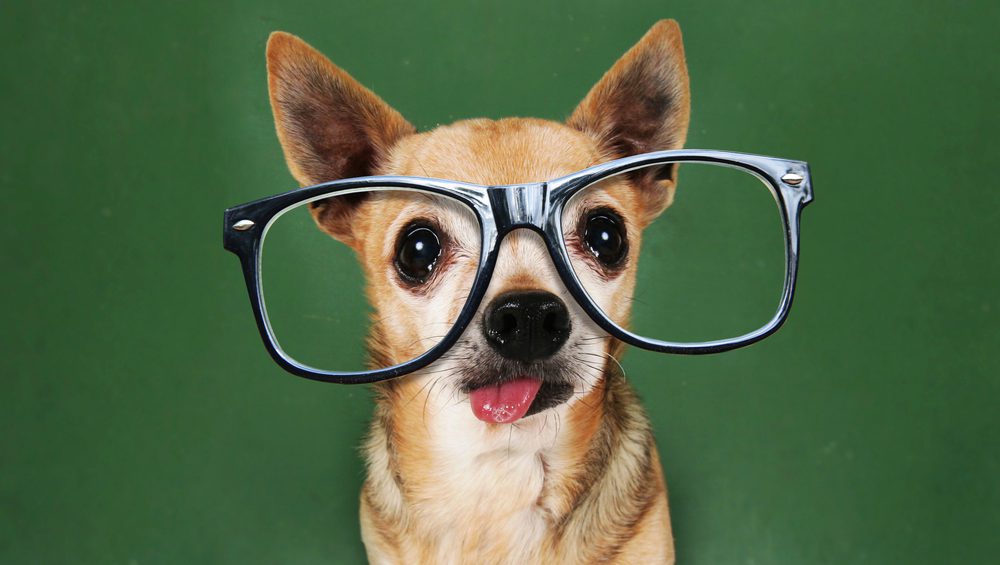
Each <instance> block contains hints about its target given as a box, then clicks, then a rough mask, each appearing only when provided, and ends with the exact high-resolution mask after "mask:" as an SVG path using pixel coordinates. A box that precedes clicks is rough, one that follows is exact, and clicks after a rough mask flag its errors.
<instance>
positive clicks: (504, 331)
mask: <svg viewBox="0 0 1000 565" xmlns="http://www.w3.org/2000/svg"><path fill="white" fill-rule="evenodd" d="M516 330H517V318H516V317H515V316H514V315H513V314H510V313H505V314H503V315H502V316H501V317H500V327H499V328H498V329H497V332H498V333H500V334H501V335H504V336H509V335H511V334H513V333H514V332H515V331H516Z"/></svg>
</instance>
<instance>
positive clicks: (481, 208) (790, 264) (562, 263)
mask: <svg viewBox="0 0 1000 565" xmlns="http://www.w3.org/2000/svg"><path fill="white" fill-rule="evenodd" d="M686 162H689V163H711V164H716V165H722V166H727V167H732V168H736V169H741V170H744V171H746V172H749V173H751V174H753V175H754V176H756V177H757V178H758V179H760V180H761V181H762V182H763V183H764V184H765V185H766V186H767V187H768V188H769V189H770V191H771V194H772V195H773V196H774V198H775V200H776V201H777V204H778V209H779V212H780V214H781V219H782V221H783V223H784V240H785V279H784V288H783V290H782V294H781V299H780V302H779V305H778V309H777V311H776V312H775V314H774V316H773V317H772V318H771V319H770V320H769V321H768V323H767V324H765V325H764V326H763V327H761V328H759V329H757V330H755V331H752V332H749V333H746V334H743V335H741V336H737V337H733V338H729V339H721V340H715V341H706V342H697V343H678V342H669V341H660V340H655V339H650V338H645V337H642V336H639V335H636V334H634V333H632V332H631V331H629V330H628V329H627V328H622V327H619V326H618V325H617V324H615V323H614V322H613V321H612V320H611V319H610V318H608V317H607V316H606V315H605V314H604V313H603V312H602V311H601V309H600V307H598V306H597V304H596V303H595V302H594V301H593V299H591V297H590V296H589V295H588V294H587V292H586V291H585V290H584V288H583V285H582V284H581V283H580V281H579V279H578V278H577V276H576V273H575V271H574V270H573V268H572V265H571V262H570V257H569V251H568V250H567V248H566V243H565V240H564V238H563V233H562V213H563V208H564V207H565V205H566V203H567V202H568V201H569V200H570V199H571V198H572V197H573V196H574V195H575V194H577V193H578V192H579V191H581V190H583V189H585V188H587V187H590V186H592V185H594V184H595V183H598V182H601V181H602V180H604V179H607V178H609V177H612V176H615V175H620V174H623V173H627V172H630V171H632V170H635V169H640V168H646V167H652V166H658V165H668V164H673V163H677V164H682V163H686ZM372 190H415V191H423V192H430V193H434V194H439V195H442V196H446V197H450V198H453V199H455V200H458V201H459V202H462V203H463V204H465V205H466V206H468V207H469V208H471V209H472V210H473V212H474V213H475V215H476V218H477V220H478V222H479V226H480V229H481V236H482V239H481V241H482V250H481V253H480V259H479V261H480V264H479V270H478V272H477V273H476V277H475V279H474V281H473V284H472V288H471V290H470V293H469V297H468V299H467V300H466V303H465V305H464V306H463V308H462V310H461V312H460V313H459V315H458V318H457V319H456V320H455V324H454V325H453V326H452V328H451V330H449V332H448V333H447V334H446V335H445V337H444V338H443V339H442V340H441V341H440V342H439V343H438V344H437V345H435V346H434V347H432V348H431V349H429V350H428V351H426V352H425V353H423V354H422V355H420V356H419V357H417V358H415V359H412V360H410V361H407V362H405V363H402V364H400V365H395V366H392V367H386V368H382V369H374V370H369V371H355V372H337V371H323V370H320V369H317V368H315V367H310V366H308V365H304V364H302V363H299V362H297V361H295V360H294V359H293V358H292V357H291V356H289V355H288V354H287V353H285V352H284V351H283V350H282V349H281V347H280V345H279V344H278V340H277V338H276V337H275V335H274V332H273V330H272V329H271V326H270V323H269V322H268V319H267V311H266V308H265V305H264V296H263V287H262V285H261V276H260V265H261V249H262V243H263V241H264V238H265V236H266V234H267V230H268V228H269V227H270V225H271V224H272V223H273V222H274V220H276V219H277V218H279V217H280V216H281V215H282V214H283V213H284V212H286V211H288V210H290V209H292V208H295V207H297V206H301V205H303V204H305V203H307V202H311V201H314V200H321V199H324V198H328V197H331V196H338V195H341V196H342V195H346V194H350V193H352V192H366V191H372ZM812 199H813V191H812V183H811V179H810V175H809V165H808V164H807V163H805V162H803V161H791V160H787V159H780V158H777V157H767V156H762V155H750V154H744V153H734V152H729V151H713V150H697V149H682V150H674V151H658V152H654V153H643V154H640V155H634V156H631V157H625V158H622V159H616V160H614V161H609V162H607V163H602V164H599V165H595V166H592V167H588V168H586V169H584V170H582V171H578V172H575V173H572V174H570V175H566V176H564V177H560V178H558V179H555V180H550V181H547V182H540V183H525V184H515V185H504V186H482V185H477V184H471V183H464V182H458V181H451V180H444V179H432V178H422V177H405V176H371V177H357V178H349V179H343V180H337V181H331V182H325V183H322V184H317V185H314V186H309V187H305V188H299V189H295V190H291V191H289V192H285V193H282V194H277V195H275V196H270V197H267V198H263V199H260V200H255V201H253V202H249V203H247V204H242V205H240V206H235V207H232V208H229V209H227V210H226V211H225V215H224V223H223V245H224V247H225V248H226V249H227V250H228V251H231V252H233V253H235V254H236V255H237V256H238V257H239V258H240V264H241V265H242V268H243V277H244V280H245V281H246V286H247V292H248V293H249V295H250V304H251V306H252V307H253V313H254V318H255V319H256V321H257V329H258V331H259V332H260V335H261V338H262V339H263V341H264V345H265V347H266V348H267V351H268V353H270V355H271V357H272V358H273V359H274V360H275V362H277V363H278V365H280V366H281V367H282V368H284V369H285V370H287V371H289V372H291V373H293V374H295V375H298V376H300V377H305V378H308V379H313V380H317V381H323V382H333V383H343V384H361V383H372V382H378V381H383V380H387V379H392V378H396V377H400V376H403V375H406V374H408V373H412V372H414V371H416V370H418V369H420V368H422V367H425V366H427V365H429V364H431V363H433V362H434V361H435V360H437V359H438V358H439V357H441V355H443V354H444V353H445V352H446V351H447V350H448V349H450V348H451V347H452V346H453V345H454V344H455V342H456V341H458V338H459V337H460V336H461V335H462V332H463V331H464V330H465V328H466V327H467V326H468V325H469V323H470V322H471V321H472V319H473V317H474V316H475V313H476V311H477V310H478V309H479V305H480V303H481V302H482V299H483V296H484V295H485V294H486V290H487V287H488V286H489V282H490V278H491V277H492V275H493V269H494V267H495V265H496V261H497V255H498V253H499V249H500V243H501V241H503V238H504V236H506V235H507V234H508V233H510V232H511V231H513V230H515V229H519V228H525V229H530V230H533V231H535V232H537V233H539V234H540V235H541V236H542V239H544V240H545V245H546V247H547V248H548V251H549V255H550V256H551V257H552V261H553V263H554V264H555V267H556V270H557V271H558V273H559V276H560V277H561V278H562V280H563V283H564V284H565V285H566V288H567V289H568V290H569V292H570V293H571V294H572V296H573V298H574V299H576V301H577V302H578V303H579V304H580V306H581V307H582V308H583V310H584V311H585V312H586V313H587V315H588V316H590V318H591V319H593V320H594V322H595V323H597V325H598V326H600V327H601V328H602V329H603V330H604V331H606V332H608V334H610V335H611V336H613V337H615V338H617V339H619V340H621V341H623V342H625V343H627V344H629V345H633V346H635V347H639V348H642V349H648V350H652V351H659V352H664V353H684V354H705V353H718V352H722V351H728V350H731V349H736V348H738V347H744V346H747V345H750V344H752V343H755V342H757V341H760V340H762V339H764V338H765V337H767V336H769V335H771V334H772V333H774V332H775V331H777V330H778V328H780V327H781V325H782V324H783V323H784V322H785V320H786V319H787V317H788V312H789V310H790V308H791V305H792V298H793V296H794V294H795V279H796V273H797V271H798V260H799V218H800V215H801V212H802V208H803V207H805V205H806V204H808V203H809V202H811V201H812Z"/></svg>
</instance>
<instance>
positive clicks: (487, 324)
mask: <svg viewBox="0 0 1000 565" xmlns="http://www.w3.org/2000/svg"><path fill="white" fill-rule="evenodd" d="M483 333H484V334H485V336H486V341H487V343H489V344H490V347H492V348H493V349H494V350H495V351H496V352H497V353H499V354H500V355H502V356H504V357H506V358H508V359H516V360H519V361H535V360H538V359H543V358H545V357H549V356H550V355H552V354H554V353H555V352H556V351H558V350H559V348H560V347H562V344H563V343H565V342H566V339H567V338H568V337H569V334H570V320H569V312H568V311H567V310H566V305H565V304H563V302H562V300H560V299H559V297H558V296H556V295H554V294H552V293H549V292H541V291H529V292H510V293H507V294H503V295H500V296H498V297H496V298H495V299H494V300H493V302H491V303H490V305H489V307H487V310H486V314H485V317H484V320H483Z"/></svg>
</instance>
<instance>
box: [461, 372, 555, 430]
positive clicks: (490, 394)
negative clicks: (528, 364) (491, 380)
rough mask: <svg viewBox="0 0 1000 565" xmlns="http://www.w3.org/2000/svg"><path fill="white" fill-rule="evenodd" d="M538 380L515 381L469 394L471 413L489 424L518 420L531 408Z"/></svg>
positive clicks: (538, 384) (486, 387) (540, 384)
mask: <svg viewBox="0 0 1000 565" xmlns="http://www.w3.org/2000/svg"><path fill="white" fill-rule="evenodd" d="M540 386H542V381H540V380H538V379H517V380H516V381H511V382H508V383H504V384H502V385H498V386H484V387H483V388H477V389H476V390H474V391H472V392H470V393H469V401H470V402H471V403H472V413H473V414H475V416H476V418H479V419H480V420H482V421H484V422H487V423H489V424H507V423H510V422H514V421H517V420H520V419H521V417H523V416H524V413H525V412H527V411H528V408H530V407H531V403H532V401H534V400H535V395H536V394H538V387H540Z"/></svg>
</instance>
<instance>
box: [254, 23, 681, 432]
mask: <svg viewBox="0 0 1000 565" xmlns="http://www.w3.org/2000/svg"><path fill="white" fill-rule="evenodd" d="M267 62H268V74H269V86H270V93H271V104H272V108H273V110H274V116H275V122H276V125H277V130H278V135H279V138H280V141H281V144H282V147H283V149H284V152H285V156H286V160H287V162H288V165H289V168H290V169H291V171H292V174H293V175H294V176H295V178H296V179H297V180H298V181H299V182H300V183H301V184H302V185H304V186H305V185H311V184H317V183H320V182H324V181H330V180H336V179H340V178H345V177H354V176H364V175H375V174H379V175H381V174H392V175H408V176H422V177H434V178H443V179H454V180H459V181H465V182H472V183H477V184H482V185H491V186H495V185H508V184H515V183H527V182H538V181H545V180H549V179H553V178H557V177H560V176H563V175H566V174H568V173H571V172H574V171H578V170H580V169H584V168H586V167H588V166H591V165H594V164H597V163H600V162H603V161H607V160H610V159H614V158H618V157H624V156H628V155H633V154H637V153H644V152H649V151H658V150H666V149H678V148H680V147H682V145H683V143H684V139H685V137H686V133H687V126H688V118H689V94H688V77H687V69H686V66H685V61H684V52H683V47H682V44H681V36H680V30H679V28H678V26H677V24H676V23H675V22H673V21H662V22H659V23H657V24H656V25H655V26H653V28H652V29H651V30H650V31H649V32H648V33H647V34H646V35H645V36H644V37H643V38H642V39H641V40H640V41H639V42H638V43H637V44H636V45H635V46H634V47H632V49H630V50H629V51H628V52H627V53H626V54H625V55H624V56H623V57H622V58H621V59H620V60H619V61H618V62H617V63H616V64H615V65H614V66H613V67H612V68H611V70H609V71H608V72H607V73H606V74H605V75H604V77H603V78H602V79H601V80H600V81H599V82H598V83H597V85H595V86H594V87H593V89H592V90H591V91H590V93H589V94H587V96H586V97H585V98H584V99H583V101H582V102H581V103H580V104H579V106H578V107H577V108H576V110H575V111H574V112H573V113H572V115H571V116H570V118H569V119H568V120H567V121H566V123H564V124H563V123H557V122H551V121H545V120H536V119H504V120H498V121H493V120H485V119H480V120H465V121H460V122H457V123H454V124H451V125H446V126H441V127H438V128H436V129H434V130H431V131H428V132H424V133H417V132H416V130H415V129H414V128H413V126H411V125H410V124H409V123H408V122H407V121H406V120H405V119H404V118H403V117H402V116H401V115H400V114H399V113H398V112H396V111H395V110H393V109H392V108H391V107H389V106H388V105H387V104H386V103H385V102H383V101H382V100H381V99H380V98H378V97H377V96H376V95H375V94H373V93H372V92H371V91H369V90H367V89H365V88H364V87H363V86H361V85H360V84H358V83H357V82H356V81H355V80H354V79H353V78H351V77H350V76H349V75H348V74H347V73H346V72H344V71H343V70H341V69H340V68H338V67H336V66H335V65H333V64H332V63H331V62H330V61H329V60H327V59H326V58H325V57H324V56H323V55H321V54H320V53H319V52H317V51H315V50H314V49H313V48H311V47H309V46H308V45H306V44H305V43H304V42H302V41H301V40H299V39H297V38H296V37H294V36H291V35H288V34H284V33H275V34H273V35H272V36H271V39H270V41H269V42H268V48H267ZM673 169H674V167H672V166H665V167H662V168H661V169H660V170H658V171H655V172H648V174H645V175H643V176H630V177H626V176H621V177H618V178H616V179H613V180H609V181H605V182H604V183H603V185H602V186H601V187H600V188H599V189H596V190H588V192H587V194H586V196H585V197H581V198H574V200H573V201H572V204H571V206H570V207H569V208H568V209H567V212H566V213H565V214H564V217H563V228H564V233H565V234H566V239H567V245H568V248H569V250H570V253H571V254H574V255H576V256H578V257H579V258H580V259H581V263H582V264H586V265H589V268H587V269H584V272H578V273H577V275H578V276H579V277H581V278H587V279H588V281H589V284H588V285H587V286H588V288H589V289H594V288H597V289H600V290H599V291H597V292H594V293H593V294H594V296H593V298H594V299H595V301H596V302H597V303H598V304H599V305H600V306H601V307H602V309H603V310H604V311H605V312H606V313H608V314H609V316H610V317H612V319H614V320H615V321H616V322H618V323H619V324H622V325H624V324H626V323H627V319H628V316H629V310H630V298H629V297H630V296H631V293H632V289H633V286H634V282H635V272H636V267H637V264H636V262H637V257H638V251H639V247H640V237H641V232H642V229H643V227H644V226H645V225H647V224H648V222H650V221H651V220H652V219H653V218H655V217H656V216H657V215H658V214H659V213H660V212H662V211H663V210H664V209H665V208H666V207H667V206H669V204H670V202H671V200H672V198H673V193H674V187H675V182H674V181H675V171H674V170H673ZM311 206H312V208H311V211H312V214H313V217H314V219H315V220H316V223H317V225H318V226H319V227H320V228H321V229H323V230H324V231H326V232H327V233H329V234H330V235H331V236H333V237H334V238H336V239H338V240H339V241H341V242H343V243H344V244H346V245H349V246H351V247H352V248H353V249H354V250H355V251H356V252H357V256H358V258H359V260H360V261H361V263H362V265H363V267H364V270H365V273H366V276H367V281H368V289H367V291H368V296H369V299H370V301H371V302H372V305H373V307H374V308H375V310H376V312H377V315H376V316H375V318H376V319H377V320H378V321H377V322H376V323H375V324H374V327H373V328H372V334H371V336H370V349H371V353H372V356H373V357H374V361H375V363H376V364H377V365H379V366H388V365H393V364H397V363H400V362H403V361H406V360H409V359H412V358H414V357H416V356H417V355H419V354H420V353H423V352H424V351H426V350H427V349H429V347H430V346H431V345H433V344H434V343H436V342H437V340H439V339H440V338H441V337H442V336H443V334H444V333H445V332H446V331H447V329H449V328H450V327H451V326H452V324H453V322H454V321H455V319H456V318H457V316H458V314H459V312H460V310H461V309H462V307H463V305H464V304H465V299H466V297H467V296H468V291H469V288H470V287H471V285H472V281H473V278H474V276H475V274H476V269H477V264H478V261H479V253H480V250H479V237H480V236H479V228H478V224H477V222H476V220H475V217H474V216H473V215H472V213H471V212H470V211H467V210H465V209H464V208H463V207H462V206H461V205H459V204H455V203H450V202H448V201H447V199H443V198H442V199H437V198H431V197H427V196H418V195H415V194H414V193H402V192H392V193H386V194H385V195H376V196H368V197H362V198H355V199H350V198H339V199H337V201H336V202H329V201H322V200H321V201H317V202H315V203H313V204H312V205H311ZM618 353H619V351H618V348H617V347H616V342H614V341H613V340H611V339H609V338H608V336H607V335H606V334H605V333H604V332H603V331H602V330H601V329H600V328H599V327H598V326H597V325H596V324H595V323H594V322H593V321H592V320H591V319H590V318H589V317H588V316H587V315H586V314H585V313H584V312H583V310H582V309H581V308H580V307H579V306H578V305H577V303H576V301H575V300H574V299H573V298H572V297H571V296H570V294H569V292H568V291H567V290H566V288H565V287H564V285H563V283H562V282H561V280H560V278H559V276H558V274H557V272H556V269H555V266H554V264H553V262H552V260H551V258H550V256H549V254H548V251H547V249H546V247H545V245H544V242H543V241H542V239H541V237H540V236H539V235H538V234H537V233H535V232H532V231H529V230H524V229H520V230H515V231H514V232H512V233H510V234H508V235H507V236H506V237H505V238H504V239H503V240H502V242H501V246H500V250H499V255H498V260H497V265H496V269H495V271H494V273H493V276H492V278H491V281H490V285H489V288H488V290H487V293H486V295H485V297H484V299H483V301H482V303H481V305H480V307H479V310H478V312H477V313H476V316H475V318H474V321H473V322H472V323H471V324H470V326H469V327H468V328H467V330H466V331H465V332H464V334H463V336H462V337H461V339H460V340H459V342H458V343H457V344H456V345H455V346H454V347H453V348H451V350H450V351H449V352H448V353H447V354H446V355H445V356H444V357H442V358H441V359H440V360H438V361H437V362H435V363H434V364H433V365H431V366H430V367H429V368H427V369H425V370H423V371H422V372H421V373H420V374H417V375H413V376H411V377H407V378H406V379H403V380H404V381H409V382H410V386H412V387H417V386H418V385H419V387H420V388H419V389H415V390H423V389H426V388H427V385H428V384H431V383H433V386H431V387H430V389H431V390H433V389H435V388H436V389H437V390H438V392H439V393H441V392H444V391H450V394H439V397H438V398H440V400H431V402H432V403H439V404H440V405H441V407H442V408H443V407H445V406H451V405H456V404H462V403H463V402H464V400H465V399H468V401H469V404H471V406H472V414H473V415H474V416H476V417H477V418H478V419H480V420H483V421H485V422H487V423H505V422H512V421H515V420H518V419H520V418H522V417H527V416H531V415H533V414H536V413H539V412H543V411H546V410H547V409H552V408H556V407H561V406H568V405H571V404H572V403H573V402H574V399H578V398H581V397H582V396H585V395H586V394H587V393H589V392H590V391H592V390H594V389H595V387H598V386H599V385H600V381H601V378H602V375H603V373H604V371H605V368H606V365H607V364H608V363H616V362H617V361H616V360H615V359H614V357H615V356H616V355H618ZM425 381H426V382H425ZM425 405H426V402H425ZM464 415H465V416H466V417H468V415H469V412H468V409H467V408H466V409H464Z"/></svg>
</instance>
